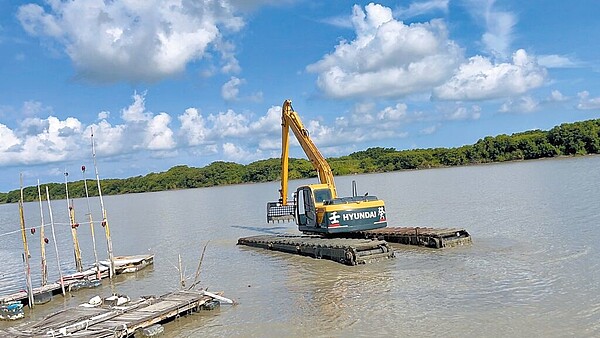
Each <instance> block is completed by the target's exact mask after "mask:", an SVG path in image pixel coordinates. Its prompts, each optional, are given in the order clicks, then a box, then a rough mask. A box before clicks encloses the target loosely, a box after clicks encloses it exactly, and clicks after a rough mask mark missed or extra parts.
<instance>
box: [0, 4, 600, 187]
mask: <svg viewBox="0 0 600 338" xmlns="http://www.w3.org/2000/svg"><path fill="white" fill-rule="evenodd" d="M599 16H600V4H599V3H598V2H597V1H592V0H589V1H585V0H580V1H573V2H564V1H558V0H557V1H541V0H530V1H513V0H510V1H503V0H497V1H493V0H487V1H486V0H481V1H475V0H429V1H380V2H374V3H371V2H362V1H341V0H340V1H321V2H315V1H304V0H252V1H248V0H246V1H243V0H219V1H175V0H172V1H171V0H164V1H158V0H144V1H139V0H111V1H102V0H70V1H61V0H52V1H50V0H48V1H8V0H0V78H1V79H2V81H0V170H1V173H2V175H0V191H9V190H13V189H17V188H18V177H19V172H22V173H23V174H24V181H25V182H24V183H25V185H33V184H34V183H35V182H36V180H37V179H40V180H41V181H42V182H61V181H63V180H64V176H63V172H64V171H65V170H67V171H73V172H78V171H79V168H80V166H81V165H87V166H88V167H91V165H92V163H91V146H90V131H91V129H92V128H93V129H94V133H95V141H96V146H97V147H96V148H97V154H98V161H99V170H100V175H101V177H103V178H113V177H116V178H123V177H129V176H135V175H145V174H147V173H149V172H153V171H154V172H158V171H164V170H167V169H169V168H170V167H172V166H174V165H179V164H184V165H189V166H198V167H201V166H204V165H207V164H209V163H211V162H213V161H216V160H223V161H234V162H238V163H244V164H245V163H249V162H252V161H255V160H258V159H264V158H273V157H278V156H279V155H280V152H281V150H280V109H281V108H280V106H281V104H282V103H283V101H284V100H285V99H291V100H292V101H293V106H294V108H295V109H296V110H297V111H298V112H299V114H300V116H301V117H302V119H303V121H304V124H305V125H306V126H307V128H308V129H309V131H310V132H311V136H312V137H313V140H314V141H315V143H316V144H317V145H318V146H319V148H320V150H321V151H322V152H323V153H324V155H325V156H341V155H347V154H349V153H351V152H354V151H358V150H364V149H366V148H368V147H375V146H380V147H394V148H396V149H408V148H428V147H455V146H460V145H463V144H472V143H474V142H476V141H477V140H478V139H479V138H482V137H484V136H487V135H497V134H503V133H506V134H510V133H513V132H519V131H524V130H530V129H536V128H540V129H548V128H551V127H552V126H554V125H557V124H560V123H564V122H573V121H579V120H586V119H592V118H599V117H600V86H599V85H600V76H599V75H600V62H599V61H600V52H599V50H600V47H598V43H597V40H598V38H597V32H599V31H600V20H598V19H597V18H598V17H599ZM292 155H293V156H295V157H302V156H303V154H302V153H301V149H300V148H299V147H294V149H293V150H292ZM71 177H76V178H79V177H80V176H79V174H77V175H74V176H71Z"/></svg>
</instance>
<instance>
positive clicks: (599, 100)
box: [577, 90, 600, 110]
mask: <svg viewBox="0 0 600 338" xmlns="http://www.w3.org/2000/svg"><path fill="white" fill-rule="evenodd" d="M577 96H578V97H579V103H578V104H577V109H580V110H589V109H600V97H592V98H590V93H589V92H588V91H587V90H585V91H582V92H579V93H577Z"/></svg>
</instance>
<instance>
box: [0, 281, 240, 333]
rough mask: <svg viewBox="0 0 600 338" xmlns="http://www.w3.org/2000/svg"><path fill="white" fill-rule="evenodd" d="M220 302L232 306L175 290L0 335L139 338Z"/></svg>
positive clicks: (82, 309) (85, 308)
mask: <svg viewBox="0 0 600 338" xmlns="http://www.w3.org/2000/svg"><path fill="white" fill-rule="evenodd" d="M98 298H99V297H98ZM118 298H119V299H121V297H118ZM107 299H108V298H107ZM92 300H94V299H92ZM219 301H220V302H223V301H224V302H226V303H232V301H231V300H229V299H227V298H224V297H222V296H219V295H216V294H212V293H210V292H207V291H203V290H199V291H196V290H193V291H176V292H172V293H168V294H166V295H162V296H160V297H144V298H140V299H139V300H136V301H131V302H127V303H125V304H121V305H107V303H106V302H102V303H101V304H97V303H95V302H92V301H90V303H86V304H82V305H80V306H77V307H72V308H67V309H65V310H61V311H59V312H56V313H53V314H51V315H49V316H47V317H45V318H44V319H42V320H40V321H37V322H33V323H26V324H24V325H20V326H17V327H12V328H8V329H5V330H4V331H2V330H0V336H2V337H42V336H43V337H62V336H69V337H96V338H104V337H131V336H133V335H135V336H136V337H137V336H138V335H137V334H145V335H148V334H149V333H151V332H158V331H162V330H160V329H159V326H158V325H157V324H158V323H164V322H168V321H171V320H173V319H176V318H179V317H180V316H184V315H187V314H191V313H194V312H196V311H199V310H203V309H213V308H215V306H214V305H213V304H214V303H216V302H219ZM112 304H119V302H116V303H114V302H113V303H112ZM217 304H218V303H217Z"/></svg>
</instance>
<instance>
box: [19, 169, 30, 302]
mask: <svg viewBox="0 0 600 338" xmlns="http://www.w3.org/2000/svg"><path fill="white" fill-rule="evenodd" d="M19 180H20V182H21V199H20V200H19V217H20V219H21V239H22V240H23V260H24V261H25V278H26V279H27V298H28V300H29V308H33V289H32V287H31V268H30V265H29V247H28V246H27V234H26V233H25V215H24V213H23V174H20V175H19Z"/></svg>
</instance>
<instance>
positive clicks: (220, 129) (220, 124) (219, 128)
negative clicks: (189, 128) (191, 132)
mask: <svg viewBox="0 0 600 338" xmlns="http://www.w3.org/2000/svg"><path fill="white" fill-rule="evenodd" d="M208 121H210V122H211V123H213V133H215V134H218V135H219V137H221V138H222V137H244V136H246V135H247V134H248V130H249V129H248V118H247V117H246V116H244V115H242V114H237V113H236V112H234V111H233V110H231V109H228V110H227V111H226V112H224V113H223V112H220V113H218V114H216V115H213V114H211V115H209V116H208Z"/></svg>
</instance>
